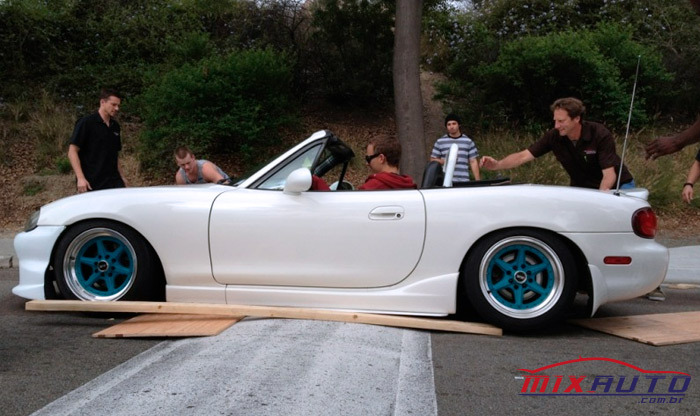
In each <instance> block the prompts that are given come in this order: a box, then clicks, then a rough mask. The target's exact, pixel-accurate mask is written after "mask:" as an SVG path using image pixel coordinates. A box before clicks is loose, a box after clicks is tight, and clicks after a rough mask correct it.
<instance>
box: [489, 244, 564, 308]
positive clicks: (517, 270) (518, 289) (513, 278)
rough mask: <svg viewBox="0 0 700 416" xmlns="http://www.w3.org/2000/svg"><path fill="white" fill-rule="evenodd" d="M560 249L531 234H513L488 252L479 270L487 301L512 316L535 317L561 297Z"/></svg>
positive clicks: (562, 277)
mask: <svg viewBox="0 0 700 416" xmlns="http://www.w3.org/2000/svg"><path fill="white" fill-rule="evenodd" d="M563 270H564V269H563V266H562V264H561V261H560V260H559V258H558V256H557V254H556V252H554V250H553V249H552V248H550V247H549V246H548V245H547V244H545V243H544V242H543V241H540V240H538V239H535V238H531V237H528V236H516V237H509V238H506V239H504V240H501V241H499V242H498V243H496V244H495V245H494V246H492V247H491V249H490V250H488V251H487V253H486V254H485V256H484V258H483V259H482V263H481V267H480V270H479V276H480V281H479V284H480V287H481V290H482V293H483V294H484V296H485V298H486V300H487V301H488V302H489V304H491V306H493V307H494V308H495V309H496V310H498V311H499V312H501V313H503V314H505V315H507V316H509V317H512V318H521V319H525V318H533V317H537V316H540V315H543V314H544V313H546V312H547V311H549V310H550V309H551V308H552V307H554V305H556V303H557V302H558V301H559V299H560V298H561V294H562V291H563V283H564V280H563V279H564V271H563Z"/></svg>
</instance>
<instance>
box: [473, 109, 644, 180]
mask: <svg viewBox="0 0 700 416" xmlns="http://www.w3.org/2000/svg"><path fill="white" fill-rule="evenodd" d="M551 109H552V112H553V113H554V128H553V129H551V130H549V131H548V132H547V133H545V135H544V136H543V137H542V138H541V139H540V140H538V141H537V142H535V143H533V144H532V145H531V146H530V147H529V148H527V149H525V150H522V151H520V152H517V153H512V154H510V155H508V156H506V157H504V158H503V159H501V160H496V159H494V158H492V157H490V156H484V157H483V158H482V159H481V166H482V167H483V168H484V169H486V170H501V169H512V168H515V167H518V166H520V165H522V164H523V163H527V162H530V161H532V160H534V159H535V158H537V157H540V156H542V155H544V154H546V153H548V152H550V151H551V152H553V153H554V156H556V158H557V160H558V161H559V163H561V165H562V167H564V169H565V170H566V172H567V173H568V174H569V177H570V178H571V186H578V187H581V188H593V189H600V190H604V191H606V190H609V189H613V188H615V187H616V185H617V175H618V173H619V172H620V162H621V161H620V157H619V156H618V155H617V151H616V150H615V140H614V139H613V136H612V134H611V133H610V131H609V130H608V129H607V128H605V126H603V125H602V124H599V123H594V122H592V121H584V120H582V119H581V117H583V114H584V113H585V111H586V107H584V105H583V103H582V102H581V101H580V100H578V99H576V98H572V97H569V98H560V99H558V100H556V101H555V102H554V104H552V106H551ZM620 176H621V177H620V188H622V189H626V188H634V187H635V184H634V180H633V178H632V175H631V174H630V172H629V170H628V169H627V167H626V166H622V170H621V172H620Z"/></svg>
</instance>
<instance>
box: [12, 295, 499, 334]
mask: <svg viewBox="0 0 700 416" xmlns="http://www.w3.org/2000/svg"><path fill="white" fill-rule="evenodd" d="M25 309H26V310H28V311H64V312H65V311H71V312H129V313H151V314H186V315H190V314H195V315H202V314H203V315H214V316H219V317H229V318H240V317H242V316H254V317H264V318H290V319H310V320H321V321H336V322H354V323H362V324H371V325H384V326H395V327H400V328H416V329H427V330H433V331H447V332H462V333H469V334H482V335H497V336H501V335H503V331H502V330H501V329H500V328H497V327H495V326H492V325H488V324H483V323H477V322H461V321H451V320H446V319H433V318H416V317H410V316H399V315H381V314H372V313H358V312H345V311H334V310H325V309H310V308H291V307H274V306H248V305H220V304H201V303H177V302H129V301H120V302H84V301H74V300H32V301H29V302H27V303H26V304H25Z"/></svg>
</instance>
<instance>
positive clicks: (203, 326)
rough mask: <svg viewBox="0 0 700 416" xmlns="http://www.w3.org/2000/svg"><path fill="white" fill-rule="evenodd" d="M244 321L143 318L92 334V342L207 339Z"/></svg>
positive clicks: (208, 317)
mask: <svg viewBox="0 0 700 416" xmlns="http://www.w3.org/2000/svg"><path fill="white" fill-rule="evenodd" d="M241 319H243V317H242V316H238V317H228V316H220V315H195V314H187V315H185V314H154V313H149V314H144V315H138V316H135V317H133V318H131V319H128V320H126V321H124V322H121V323H118V324H116V325H112V326H111V327H109V328H106V329H103V330H102V331H99V332H95V333H94V334H92V336H93V337H95V338H135V337H208V336H213V335H218V334H220V333H221V332H222V331H223V330H225V329H226V328H228V327H230V326H231V325H233V324H235V323H236V322H238V321H240V320H241Z"/></svg>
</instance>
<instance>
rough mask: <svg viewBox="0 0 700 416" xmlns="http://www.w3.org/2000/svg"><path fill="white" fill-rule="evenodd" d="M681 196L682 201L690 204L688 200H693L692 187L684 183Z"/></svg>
mask: <svg viewBox="0 0 700 416" xmlns="http://www.w3.org/2000/svg"><path fill="white" fill-rule="evenodd" d="M681 196H682V197H683V201H685V202H687V203H689V204H690V201H692V200H693V187H692V186H690V185H684V186H683V191H682V192H681Z"/></svg>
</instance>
